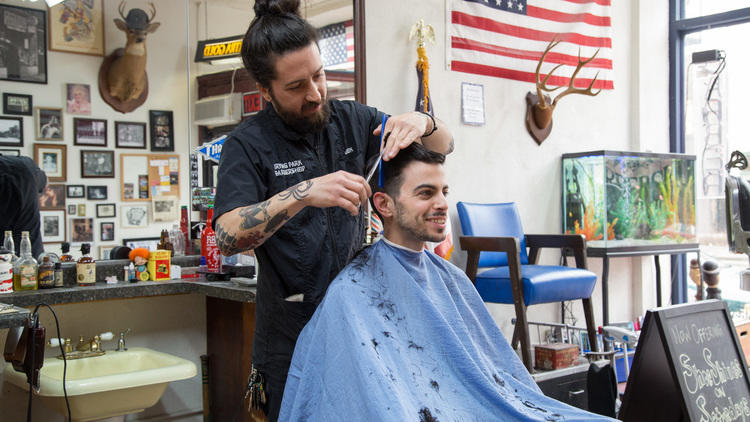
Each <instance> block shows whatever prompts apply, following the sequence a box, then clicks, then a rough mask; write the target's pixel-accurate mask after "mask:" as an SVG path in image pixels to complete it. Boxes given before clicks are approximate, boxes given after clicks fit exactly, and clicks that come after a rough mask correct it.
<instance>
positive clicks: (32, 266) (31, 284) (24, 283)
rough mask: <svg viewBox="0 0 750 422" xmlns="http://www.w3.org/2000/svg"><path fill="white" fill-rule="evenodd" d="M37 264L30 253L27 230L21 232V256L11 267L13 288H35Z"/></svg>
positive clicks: (29, 240)
mask: <svg viewBox="0 0 750 422" xmlns="http://www.w3.org/2000/svg"><path fill="white" fill-rule="evenodd" d="M38 267H39V265H38V264H37V262H36V259H34V257H33V256H32V255H31V239H30V238H29V232H27V231H24V232H21V256H20V257H19V258H18V260H17V261H16V265H15V266H14V268H13V277H14V278H13V290H36V289H37V288H38V287H39V285H38V283H37V278H36V275H37V270H38Z"/></svg>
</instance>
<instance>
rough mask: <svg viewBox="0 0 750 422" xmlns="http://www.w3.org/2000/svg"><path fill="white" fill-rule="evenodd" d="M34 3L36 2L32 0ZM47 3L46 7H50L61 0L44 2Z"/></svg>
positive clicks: (61, 0)
mask: <svg viewBox="0 0 750 422" xmlns="http://www.w3.org/2000/svg"><path fill="white" fill-rule="evenodd" d="M33 1H36V0H33ZM45 1H46V2H47V7H52V6H54V5H56V4H58V3H62V2H63V0H45Z"/></svg>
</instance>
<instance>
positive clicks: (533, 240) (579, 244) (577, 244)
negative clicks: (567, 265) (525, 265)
mask: <svg viewBox="0 0 750 422" xmlns="http://www.w3.org/2000/svg"><path fill="white" fill-rule="evenodd" d="M526 246H527V247H529V263H530V264H536V263H537V261H538V260H539V250H540V249H542V248H568V249H571V250H572V251H573V256H574V257H575V260H576V267H578V268H583V269H585V268H586V237H584V236H583V235H581V234H527V235H526Z"/></svg>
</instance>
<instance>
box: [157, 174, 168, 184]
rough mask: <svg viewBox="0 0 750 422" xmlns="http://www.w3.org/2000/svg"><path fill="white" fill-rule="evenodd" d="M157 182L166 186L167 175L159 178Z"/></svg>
mask: <svg viewBox="0 0 750 422" xmlns="http://www.w3.org/2000/svg"><path fill="white" fill-rule="evenodd" d="M159 181H160V182H161V184H162V185H168V184H169V175H168V174H167V175H165V176H159Z"/></svg>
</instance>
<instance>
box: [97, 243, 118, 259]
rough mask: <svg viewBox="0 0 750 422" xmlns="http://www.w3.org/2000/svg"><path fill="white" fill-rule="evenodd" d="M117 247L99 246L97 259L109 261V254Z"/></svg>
mask: <svg viewBox="0 0 750 422" xmlns="http://www.w3.org/2000/svg"><path fill="white" fill-rule="evenodd" d="M115 246H117V245H99V259H101V260H104V259H110V257H109V252H110V251H111V250H112V249H113V248H114V247H115Z"/></svg>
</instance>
